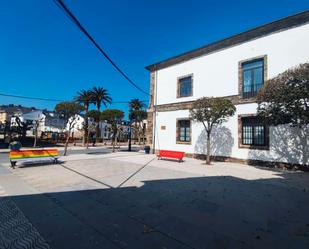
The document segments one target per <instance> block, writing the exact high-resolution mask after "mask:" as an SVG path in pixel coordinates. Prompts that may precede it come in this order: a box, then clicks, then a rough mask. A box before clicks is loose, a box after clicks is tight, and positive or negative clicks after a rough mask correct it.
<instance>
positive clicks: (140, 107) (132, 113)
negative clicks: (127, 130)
mask: <svg viewBox="0 0 309 249" xmlns="http://www.w3.org/2000/svg"><path fill="white" fill-rule="evenodd" d="M145 107H146V105H145V104H144V102H143V101H141V100H139V99H131V101H130V102H129V119H130V120H131V121H133V122H134V130H135V132H134V138H135V139H138V144H140V141H141V135H142V134H141V133H142V131H143V127H142V125H143V120H144V119H145V118H146V117H147V112H146V111H145V110H144V109H145Z"/></svg>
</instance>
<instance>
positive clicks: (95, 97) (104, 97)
mask: <svg viewBox="0 0 309 249" xmlns="http://www.w3.org/2000/svg"><path fill="white" fill-rule="evenodd" d="M91 95H92V101H93V103H94V104H95V105H96V107H97V111H100V109H101V104H103V105H104V106H105V107H106V106H107V104H111V103H112V98H111V96H110V94H109V93H108V91H107V90H106V89H104V88H103V87H93V88H92V90H91ZM99 136H100V128H99V124H98V125H97V128H96V139H97V140H98V139H99Z"/></svg>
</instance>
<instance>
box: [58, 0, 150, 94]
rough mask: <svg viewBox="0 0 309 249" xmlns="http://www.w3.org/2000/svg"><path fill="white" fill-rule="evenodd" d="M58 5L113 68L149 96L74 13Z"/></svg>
mask: <svg viewBox="0 0 309 249" xmlns="http://www.w3.org/2000/svg"><path fill="white" fill-rule="evenodd" d="M54 2H55V3H56V5H57V6H58V7H61V9H62V10H63V11H64V12H65V14H66V15H67V16H69V17H70V20H71V21H72V22H73V23H74V24H75V25H76V26H77V27H78V28H79V29H80V30H81V31H82V32H83V33H84V35H86V36H87V37H88V39H89V40H90V41H91V42H92V43H93V45H94V46H95V47H96V48H97V49H98V50H99V51H100V52H101V54H103V56H104V57H105V58H106V59H107V60H108V61H109V62H110V63H111V64H112V66H113V67H114V68H115V69H116V70H117V71H118V72H119V73H120V74H121V75H122V76H123V77H124V78H125V79H126V80H127V81H128V82H129V83H130V84H131V85H133V86H134V87H135V88H136V89H138V90H139V91H140V92H142V93H144V94H146V95H148V96H149V93H147V92H145V91H144V90H143V89H142V88H140V87H139V86H138V85H137V84H135V83H134V82H133V80H131V79H130V78H129V76H128V75H126V74H125V73H124V72H123V71H122V70H121V69H120V68H119V66H117V65H116V63H115V62H114V61H113V60H112V59H111V58H110V57H109V56H108V54H107V53H106V52H105V51H104V50H103V49H102V48H101V47H100V45H99V44H98V43H97V42H96V41H95V40H94V39H93V37H92V36H91V35H90V34H89V33H88V32H87V30H86V29H85V28H84V27H83V26H82V25H81V23H80V22H79V21H78V19H77V18H76V17H75V16H74V15H73V13H72V12H71V11H70V10H69V9H68V7H67V6H66V5H65V4H64V2H63V1H62V0H54Z"/></svg>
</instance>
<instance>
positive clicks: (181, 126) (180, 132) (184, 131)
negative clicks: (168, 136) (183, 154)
mask: <svg viewBox="0 0 309 249" xmlns="http://www.w3.org/2000/svg"><path fill="white" fill-rule="evenodd" d="M177 142H180V143H190V142H191V121H190V120H189V119H178V120H177Z"/></svg>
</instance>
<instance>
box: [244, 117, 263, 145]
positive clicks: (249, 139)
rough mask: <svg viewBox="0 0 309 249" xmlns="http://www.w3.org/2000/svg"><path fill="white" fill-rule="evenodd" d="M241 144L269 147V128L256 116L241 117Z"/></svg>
mask: <svg viewBox="0 0 309 249" xmlns="http://www.w3.org/2000/svg"><path fill="white" fill-rule="evenodd" d="M240 121H241V131H240V132H241V144H242V145H245V146H249V147H251V146H255V147H268V146H269V143H268V127H267V126H266V125H265V124H264V123H263V122H262V120H261V119H259V118H258V117H256V116H250V117H241V120H240Z"/></svg>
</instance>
